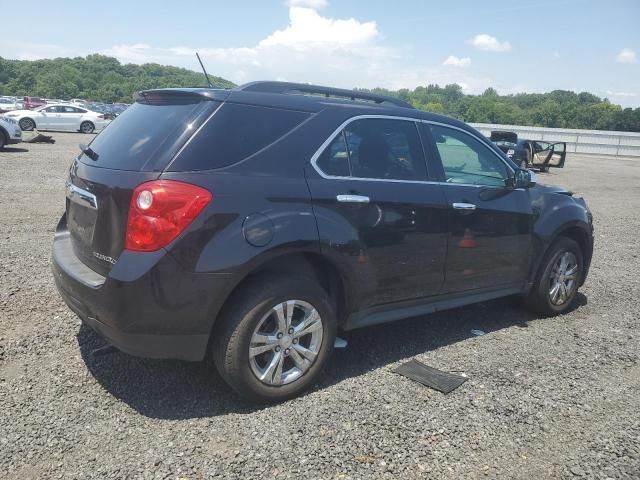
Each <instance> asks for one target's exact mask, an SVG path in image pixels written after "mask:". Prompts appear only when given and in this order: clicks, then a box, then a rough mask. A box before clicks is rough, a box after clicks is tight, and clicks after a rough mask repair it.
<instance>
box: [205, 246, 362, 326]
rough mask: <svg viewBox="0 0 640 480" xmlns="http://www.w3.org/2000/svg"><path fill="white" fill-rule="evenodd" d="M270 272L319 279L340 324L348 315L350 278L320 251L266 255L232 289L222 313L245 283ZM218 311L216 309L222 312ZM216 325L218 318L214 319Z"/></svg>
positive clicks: (222, 307)
mask: <svg viewBox="0 0 640 480" xmlns="http://www.w3.org/2000/svg"><path fill="white" fill-rule="evenodd" d="M268 274H282V275H303V276H306V277H309V278H311V279H313V280H314V281H316V282H318V283H319V284H320V286H322V288H324V290H325V291H326V292H327V295H328V296H329V298H330V299H331V301H332V302H333V303H334V306H335V308H336V317H337V318H338V323H339V324H340V323H341V322H342V321H343V320H344V319H345V318H346V314H347V310H348V305H349V304H350V299H351V296H350V287H349V285H350V281H349V279H348V276H347V274H346V272H344V271H343V270H342V269H341V268H340V267H339V266H338V265H337V264H336V263H335V262H333V261H332V260H331V259H330V258H328V257H327V256H325V255H323V254H322V253H320V252H318V251H309V250H301V251H294V252H284V253H281V254H278V255H276V256H271V257H269V258H264V259H262V260H261V261H260V262H258V263H255V264H253V265H252V266H251V268H250V269H249V270H248V271H246V272H245V273H244V274H243V275H242V276H241V277H239V278H238V280H237V282H236V283H235V284H234V286H233V287H232V288H231V290H230V292H229V294H228V295H227V296H226V299H225V301H224V302H223V304H222V306H221V308H220V309H219V312H220V311H222V310H223V309H224V308H225V305H227V304H228V303H229V302H230V301H232V298H233V297H234V295H235V294H236V293H237V292H238V291H240V290H241V289H242V288H243V286H244V285H246V284H247V283H249V282H251V281H253V280H254V279H255V278H257V277H259V276H262V275H268ZM219 312H217V313H218V314H219ZM214 324H215V321H214Z"/></svg>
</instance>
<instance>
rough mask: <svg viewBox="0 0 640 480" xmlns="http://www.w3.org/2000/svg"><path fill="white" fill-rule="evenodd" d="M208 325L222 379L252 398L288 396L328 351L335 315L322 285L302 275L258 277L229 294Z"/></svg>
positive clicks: (307, 380) (309, 378)
mask: <svg viewBox="0 0 640 480" xmlns="http://www.w3.org/2000/svg"><path fill="white" fill-rule="evenodd" d="M218 322H220V323H219V325H218V326H217V328H215V329H214V335H215V337H214V342H213V352H212V353H213V359H214V362H215V364H216V367H217V369H218V371H219V372H220V374H221V375H222V377H223V378H224V379H225V381H226V382H227V383H228V384H229V385H230V386H231V387H233V389H234V390H236V391H237V392H238V393H239V394H240V395H241V396H242V397H244V398H246V399H248V400H251V401H256V402H279V401H283V400H286V399H288V398H292V397H294V396H296V395H298V394H300V393H301V392H303V391H304V390H306V389H307V388H308V387H310V386H311V385H312V384H313V383H314V382H315V381H316V379H317V378H318V376H319V374H320V373H321V371H322V369H323V367H324V366H325V364H326V362H327V360H328V359H329V357H330V356H331V352H332V351H333V343H334V341H335V336H336V319H335V313H334V309H333V307H332V306H331V302H330V301H329V299H328V297H327V294H326V292H325V290H324V289H323V288H322V287H321V286H319V285H318V284H317V283H316V282H314V281H313V280H310V279H308V278H306V277H293V278H292V277H273V276H269V277H262V278H258V279H256V280H254V281H253V282H251V283H249V284H248V285H247V286H246V287H244V288H243V289H242V291H241V292H240V293H239V294H236V295H234V296H233V297H232V298H231V299H230V304H229V306H228V308H225V310H224V312H223V314H222V315H221V317H220V318H219V319H218Z"/></svg>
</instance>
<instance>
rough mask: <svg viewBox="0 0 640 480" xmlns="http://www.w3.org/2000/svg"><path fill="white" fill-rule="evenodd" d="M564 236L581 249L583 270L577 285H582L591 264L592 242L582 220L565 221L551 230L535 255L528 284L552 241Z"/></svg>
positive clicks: (587, 227) (534, 275) (531, 282)
mask: <svg viewBox="0 0 640 480" xmlns="http://www.w3.org/2000/svg"><path fill="white" fill-rule="evenodd" d="M560 237H566V238H570V239H571V240H573V241H575V242H576V243H577V244H578V245H579V246H580V249H581V250H582V256H583V261H584V271H583V274H582V278H581V279H580V282H579V285H580V286H582V285H583V284H584V281H585V279H586V277H587V273H588V271H589V266H590V264H591V256H592V254H593V242H592V234H591V233H590V230H589V225H588V224H586V223H584V222H582V221H577V220H576V221H572V222H568V223H565V224H563V225H561V226H559V227H557V228H556V229H555V230H553V232H552V233H551V234H550V235H548V236H547V237H546V239H545V241H544V242H543V248H540V249H539V251H538V254H537V255H536V257H535V263H534V268H532V270H531V276H530V285H532V284H533V281H534V279H535V278H536V275H537V273H538V270H539V269H540V268H541V263H542V259H543V258H544V256H545V255H546V254H547V252H548V251H549V249H550V248H551V246H552V245H553V244H554V242H555V241H556V240H557V239H558V238H560Z"/></svg>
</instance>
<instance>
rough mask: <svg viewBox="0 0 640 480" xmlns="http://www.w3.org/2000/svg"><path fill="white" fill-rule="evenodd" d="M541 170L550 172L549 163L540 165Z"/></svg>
mask: <svg viewBox="0 0 640 480" xmlns="http://www.w3.org/2000/svg"><path fill="white" fill-rule="evenodd" d="M540 171H541V172H542V173H548V172H549V166H548V165H542V166H541V167H540Z"/></svg>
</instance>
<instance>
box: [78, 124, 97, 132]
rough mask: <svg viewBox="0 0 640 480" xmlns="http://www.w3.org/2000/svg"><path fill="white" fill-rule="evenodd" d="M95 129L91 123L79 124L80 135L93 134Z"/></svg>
mask: <svg viewBox="0 0 640 480" xmlns="http://www.w3.org/2000/svg"><path fill="white" fill-rule="evenodd" d="M95 129H96V127H95V125H94V124H93V123H91V122H82V123H81V124H80V131H81V132H82V133H93V131H94V130H95Z"/></svg>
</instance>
